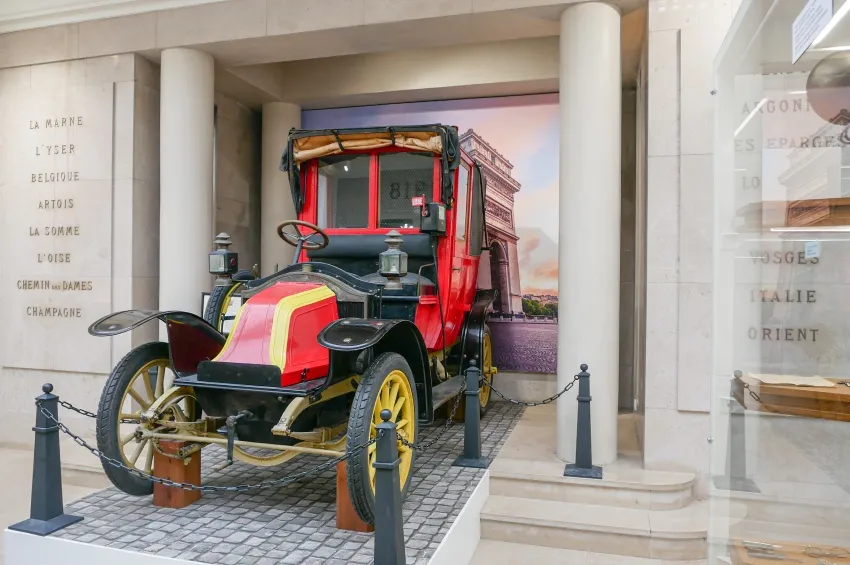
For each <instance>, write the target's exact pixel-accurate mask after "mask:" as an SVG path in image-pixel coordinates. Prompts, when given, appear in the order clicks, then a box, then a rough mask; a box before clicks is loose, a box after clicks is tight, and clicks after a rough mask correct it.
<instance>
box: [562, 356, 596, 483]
mask: <svg viewBox="0 0 850 565" xmlns="http://www.w3.org/2000/svg"><path fill="white" fill-rule="evenodd" d="M576 400H578V426H577V427H576V462H575V463H574V464H572V463H571V464H569V465H567V468H566V469H564V476H565V477H580V478H582V479H601V478H602V467H596V466H594V465H593V451H592V449H593V448H592V446H591V437H592V436H591V433H590V432H591V430H590V401H591V400H592V399H591V396H590V373H588V372H587V365H584V364H582V366H581V372H580V373H579V374H578V396H577V397H576Z"/></svg>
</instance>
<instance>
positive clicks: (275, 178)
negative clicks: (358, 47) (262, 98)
mask: <svg viewBox="0 0 850 565" xmlns="http://www.w3.org/2000/svg"><path fill="white" fill-rule="evenodd" d="M300 127H301V107H300V106H296V105H295V104H287V103H285V102H268V103H266V104H263V164H262V167H263V169H262V187H263V195H262V216H261V219H260V273H261V274H262V276H264V277H265V276H267V275H270V274H272V273H273V272H274V268H275V265H277V266H278V268H279V269H280V268H283V267H285V266H286V265H289V263H290V262H292V255H293V253H294V252H295V248H294V247H292V246H291V245H289V244H287V243H285V242H284V241H283V240H282V239H280V237H278V235H277V226H279V225H280V223H281V222H285V221H286V220H297V219H298V218H297V216H296V214H295V207H294V205H293V204H292V192H291V191H290V188H289V175H288V174H287V173H286V172H284V171H281V170H280V158H281V156H282V155H283V152H284V151H285V150H286V141H287V139H288V137H289V130H290V129H291V128H296V129H297V128H300Z"/></svg>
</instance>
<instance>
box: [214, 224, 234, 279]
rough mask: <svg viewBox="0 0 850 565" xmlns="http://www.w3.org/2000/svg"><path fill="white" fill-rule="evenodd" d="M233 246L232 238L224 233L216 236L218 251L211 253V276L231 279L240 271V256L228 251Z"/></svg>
mask: <svg viewBox="0 0 850 565" xmlns="http://www.w3.org/2000/svg"><path fill="white" fill-rule="evenodd" d="M232 244H233V242H232V241H231V240H230V236H229V235H228V234H226V233H224V232H221V233H220V234H218V235H217V236H215V245H216V249H215V251H212V252H210V274H211V275H216V276H217V277H219V278H226V279H229V278H230V277H231V276H232V275H233V274H234V273H236V271H237V270H239V254H238V253H236V252H235V251H229V250H228V247H230V246H231V245H232Z"/></svg>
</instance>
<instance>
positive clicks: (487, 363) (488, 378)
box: [478, 326, 498, 415]
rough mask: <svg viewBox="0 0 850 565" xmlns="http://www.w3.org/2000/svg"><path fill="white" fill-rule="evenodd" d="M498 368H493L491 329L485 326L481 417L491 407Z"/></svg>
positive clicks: (482, 353)
mask: <svg viewBox="0 0 850 565" xmlns="http://www.w3.org/2000/svg"><path fill="white" fill-rule="evenodd" d="M497 372H498V371H497V369H496V367H494V366H493V340H492V337H491V336H490V328H488V327H487V326H484V340H483V343H482V344H481V377H482V379H481V380H482V382H481V388H480V389H479V391H478V404H479V405H480V406H481V415H484V413H485V412H486V411H487V408H488V407H489V406H490V397H491V395H492V393H493V391H492V389H491V388H490V384H491V383H492V382H493V376H494V375H495V374H496V373H497Z"/></svg>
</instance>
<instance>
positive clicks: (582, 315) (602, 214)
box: [557, 2, 622, 465]
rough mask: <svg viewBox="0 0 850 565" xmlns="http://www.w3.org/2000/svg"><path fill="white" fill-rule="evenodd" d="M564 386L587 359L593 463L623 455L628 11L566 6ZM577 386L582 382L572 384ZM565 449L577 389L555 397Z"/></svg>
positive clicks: (569, 450)
mask: <svg viewBox="0 0 850 565" xmlns="http://www.w3.org/2000/svg"><path fill="white" fill-rule="evenodd" d="M560 52H561V58H560V64H561V68H560V117H561V132H562V133H561V141H560V193H559V194H560V204H559V206H560V237H559V241H558V246H559V251H558V259H559V264H560V269H559V276H558V288H559V307H560V320H561V323H560V324H559V325H558V389H559V390H560V389H561V388H563V387H564V386H565V385H566V384H567V383H568V382H569V381H571V380H572V378H573V375H574V374H576V373H577V372H578V371H579V365H580V364H581V363H587V364H588V365H589V367H590V368H589V371H590V374H591V379H590V392H591V395H592V397H593V402H592V403H591V412H592V429H593V463H594V464H596V465H604V464H608V463H612V462H614V461H615V460H616V459H617V405H618V402H617V393H618V387H619V369H620V367H619V359H618V357H619V324H620V316H619V309H620V128H621V124H620V118H621V112H622V108H621V101H620V99H621V76H620V14H619V12H618V11H617V9H616V8H614V7H612V6H610V5H608V4H603V3H600V2H588V3H584V4H577V5H575V6H572V7H570V8H567V9H566V10H565V11H564V12H563V13H562V14H561V47H560ZM576 389H578V387H575V389H574V390H576ZM557 426H558V430H557V437H558V441H557V455H558V457H559V458H560V459H562V460H565V461H573V460H574V459H575V441H576V395H575V392H573V393H572V394H569V395H564V396H562V397H561V398H560V399H559V400H558V405H557Z"/></svg>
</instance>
